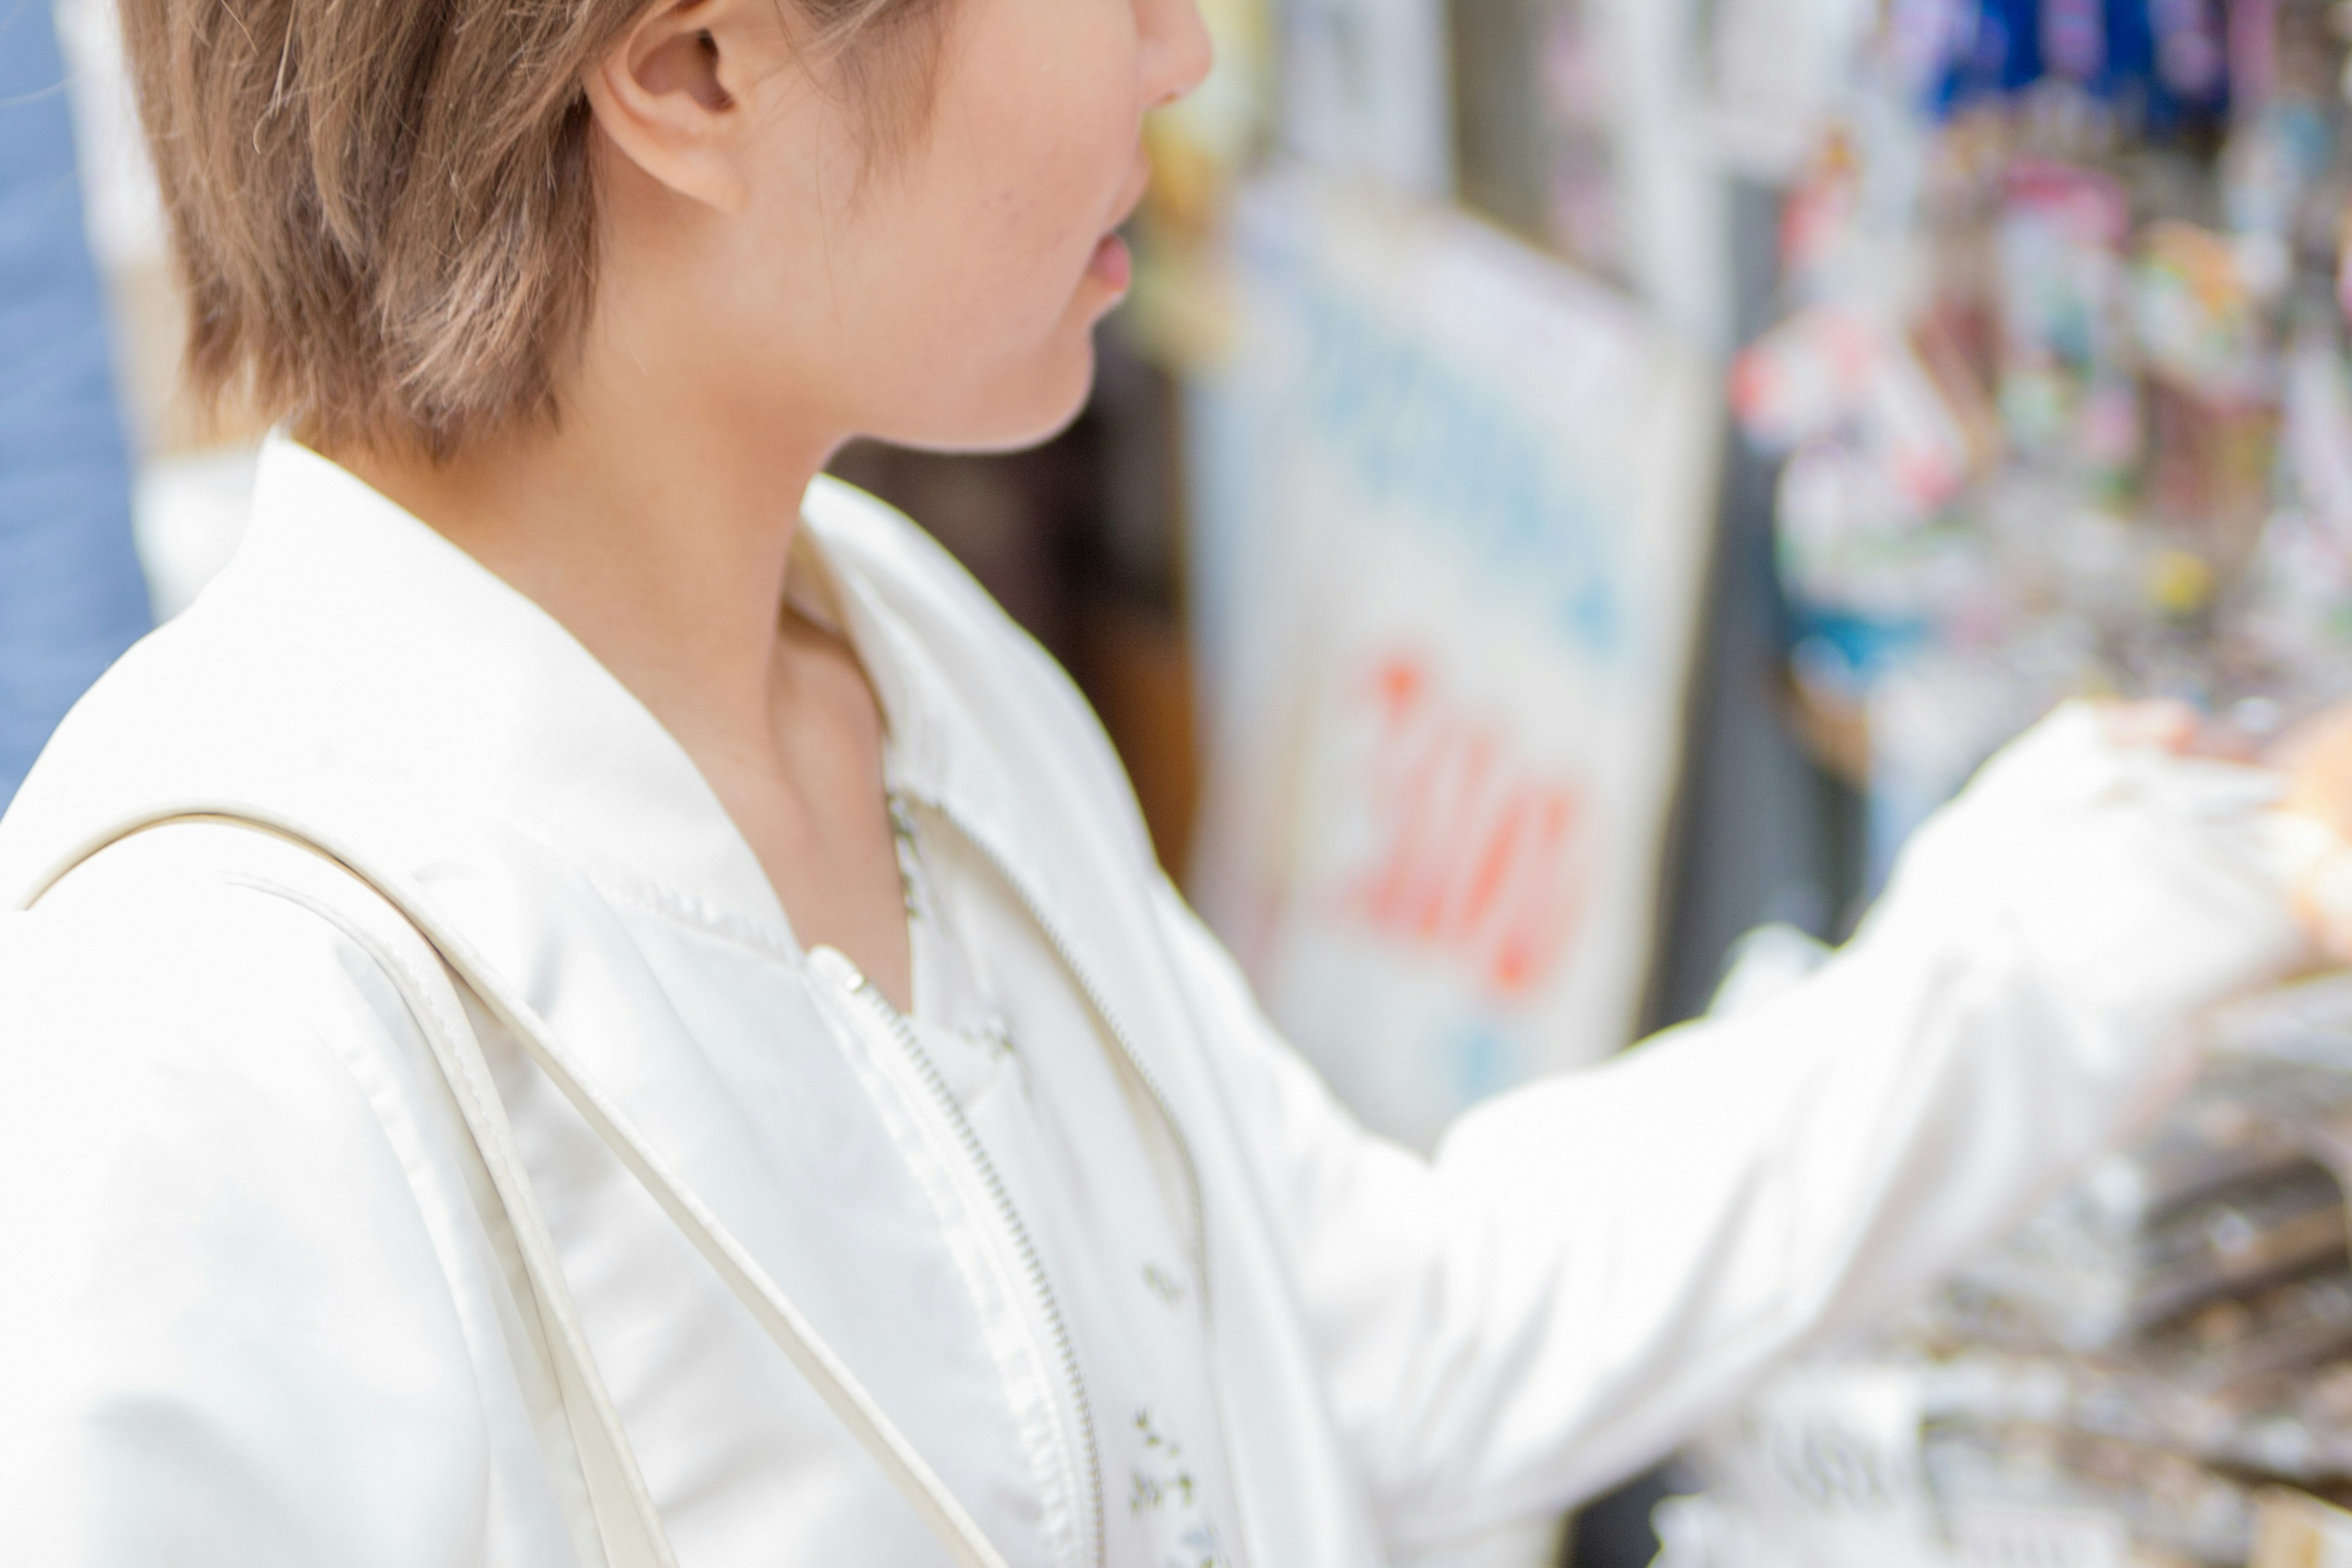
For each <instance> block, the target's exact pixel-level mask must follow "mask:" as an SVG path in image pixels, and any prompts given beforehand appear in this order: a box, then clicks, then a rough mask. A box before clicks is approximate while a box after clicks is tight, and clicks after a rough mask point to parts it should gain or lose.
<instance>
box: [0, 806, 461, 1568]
mask: <svg viewBox="0 0 2352 1568" xmlns="http://www.w3.org/2000/svg"><path fill="white" fill-rule="evenodd" d="M208 834H209V835H213V836H215V839H214V840H213V841H207V835H208ZM232 834H237V835H241V837H244V838H247V839H250V838H254V837H257V836H256V835H253V834H251V833H249V832H244V831H243V830H239V829H234V828H229V827H226V826H223V827H217V828H209V829H208V828H205V827H201V826H189V827H184V828H173V829H170V830H165V831H159V832H155V833H152V834H149V835H144V836H142V838H134V839H131V840H129V841H126V842H125V843H124V844H123V845H121V846H120V847H118V848H117V849H115V850H110V851H108V852H106V853H105V854H102V855H100V857H98V858H95V859H93V860H92V861H90V862H89V864H88V865H87V866H86V867H85V868H83V869H81V870H79V871H77V872H75V873H74V874H72V875H71V876H69V877H68V878H67V879H65V880H64V881H63V882H61V883H59V884H58V888H57V889H56V890H55V891H54V893H53V894H52V895H51V897H50V898H49V899H48V900H44V901H43V902H42V903H41V904H40V905H39V906H37V908H36V909H35V910H33V911H32V912H31V913H28V914H12V915H5V916H0V1194H5V1201H0V1250H5V1254H6V1255H7V1257H8V1258H9V1259H10V1278H11V1280H12V1285H11V1288H10V1289H9V1290H8V1292H7V1293H6V1295H7V1300H5V1303H0V1318H5V1325H6V1331H5V1333H0V1385H5V1386H6V1387H8V1388H9V1389H10V1391H11V1392H10V1395H9V1398H8V1399H7V1400H5V1401H0V1472H5V1474H0V1494H5V1498H6V1500H5V1502H0V1556H8V1557H10V1558H11V1559H12V1560H14V1558H15V1556H16V1552H15V1551H14V1550H13V1548H12V1547H11V1546H10V1543H11V1542H14V1543H15V1544H16V1545H26V1544H31V1543H32V1542H35V1541H37V1542H38V1543H39V1544H40V1545H41V1547H42V1548H43V1555H44V1557H45V1558H46V1560H49V1561H72V1562H92V1563H95V1562H118V1561H119V1562H123V1563H129V1562H134V1561H153V1560H155V1558H156V1556H158V1555H162V1556H169V1555H171V1553H172V1550H173V1548H172V1547H171V1546H170V1545H169V1544H168V1538H176V1539H180V1540H182V1541H183V1542H184V1541H185V1540H187V1539H200V1538H209V1539H215V1540H217V1541H222V1542H227V1541H232V1540H233V1541H236V1542H239V1543H240V1550H241V1551H245V1552H247V1555H248V1558H249V1560H285V1561H344V1562H362V1561H390V1560H392V1559H390V1558H388V1557H385V1556H383V1555H382V1554H381V1553H382V1551H383V1550H384V1549H386V1548H387V1547H388V1546H389V1544H390V1543H396V1542H406V1543H407V1546H406V1548H404V1550H414V1551H415V1552H416V1553H417V1556H418V1559H419V1560H421V1558H422V1557H423V1556H425V1555H430V1554H433V1553H434V1552H438V1551H439V1550H440V1549H441V1548H444V1547H446V1546H448V1545H449V1544H450V1543H452V1542H457V1541H460V1540H462V1539H463V1538H464V1535H465V1532H466V1531H467V1529H469V1528H475V1527H476V1526H475V1525H474V1524H469V1522H468V1521H472V1520H473V1519H474V1511H473V1510H474V1509H475V1506H476V1503H477V1502H478V1498H476V1497H475V1496H474V1495H473V1494H474V1492H475V1490H476V1489H477V1486H478V1479H479V1477H480V1476H481V1475H482V1474H483V1473H484V1472H485V1469H486V1467H487V1464H488V1457H487V1452H486V1450H485V1448H484V1447H483V1445H484V1441H485V1427H484V1425H483V1415H482V1409H481V1404H480V1395H479V1393H478V1382H477V1376H476V1372H475V1367H474V1358H473V1356H472V1354H471V1352H470V1351H469V1348H468V1346H469V1339H468V1334H467V1327H466V1324H465V1321H464V1315H463V1313H462V1312H461V1310H460V1309H459V1307H458V1304H457V1302H458V1295H457V1292H456V1290H455V1289H454V1287H453V1283H452V1281H453V1273H452V1263H453V1258H454V1257H455V1256H456V1255H455V1254H453V1251H452V1242H451V1234H452V1232H451V1223H450V1219H449V1215H451V1214H455V1213H457V1212H459V1211H457V1209H456V1207H455V1205H454V1204H453V1203H452V1202H451V1201H450V1200H451V1194H446V1193H445V1192H444V1191H443V1190H442V1189H444V1188H446V1185H447V1181H446V1176H443V1175H441V1174H439V1173H440V1172H442V1171H446V1168H447V1157H446V1151H445V1150H443V1149H442V1148H441V1144H442V1143H443V1142H446V1139H445V1138H442V1137H440V1136H438V1135H436V1127H435V1123H434V1119H433V1117H432V1115H431V1112H430V1110H429V1101H426V1100H421V1099H420V1098H419V1096H418V1094H417V1092H416V1089H415V1078H414V1074H413V1072H412V1071H411V1069H410V1067H409V1065H408V1064H409V1061H410V1059H411V1058H409V1056H408V1047H409V1039H410V1031H409V1026H408V1024H407V1020H406V1016H405V1011H404V1007H403V1005H402V1004H401V1002H400V999H399V995H398V993H397V990H396V988H395V987H394V985H393V984H391V982H390V980H389V979H388V977H387V976H386V975H385V974H384V973H383V970H382V969H381V968H380V967H379V966H378V965H377V963H375V962H374V961H373V959H372V958H371V957H370V955H369V954H368V952H366V950H365V947H364V944H362V942H358V941H356V940H354V938H353V936H352V934H351V933H350V932H348V931H345V930H343V929H341V927H340V926H339V924H338V922H337V921H335V920H333V919H331V918H327V917H326V916H324V915H322V914H321V913H320V912H319V911H318V910H313V909H308V908H305V907H303V905H302V904H301V903H300V902H299V900H294V899H289V898H288V897H286V896H283V894H282V892H280V891H276V890H272V889H270V888H269V887H268V885H267V879H264V878H255V879H251V880H250V881H246V882H240V881H238V880H236V879H235V878H233V877H231V876H228V875H225V874H223V870H224V867H225V865H226V863H227V860H228V858H229V857H227V856H226V853H225V852H226V850H228V849H230V848H232V847H236V848H240V849H241V848H242V846H229V845H226V844H224V843H221V842H218V841H217V836H223V835H232ZM142 839H143V842H142ZM289 849H290V847H289ZM298 853H299V852H298ZM133 1411H135V1412H137V1413H138V1414H137V1418H136V1419H129V1420H126V1419H124V1418H123V1415H124V1413H126V1412H133ZM420 1456H425V1457H424V1458H420ZM376 1466H383V1467H388V1468H386V1469H384V1470H383V1471H381V1472H375V1473H399V1474H402V1475H404V1477H407V1478H408V1479H409V1482H411V1483H413V1484H408V1483H404V1488H402V1489H399V1490H400V1491H401V1492H402V1496H400V1497H398V1498H395V1497H392V1496H390V1495H388V1493H387V1489H384V1488H383V1487H382V1486H381V1485H379V1484H376V1483H375V1482H374V1481H373V1480H371V1479H370V1475H371V1472H372V1470H373V1467H376ZM40 1478H46V1479H40ZM20 1488H22V1490H19V1489H20ZM77 1498H79V1499H80V1501H79V1503H77V1502H75V1501H74V1500H75V1499H77ZM134 1504H135V1506H133V1505H134ZM20 1531H31V1532H32V1534H31V1536H30V1537H27V1536H25V1535H22V1534H20V1533H19V1532H20ZM362 1542H371V1543H372V1544H369V1545H367V1546H365V1547H363V1548H362V1546H361V1544H360V1543H362Z"/></svg>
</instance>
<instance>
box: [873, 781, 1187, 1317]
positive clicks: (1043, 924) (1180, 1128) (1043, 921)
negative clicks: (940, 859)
mask: <svg viewBox="0 0 2352 1568" xmlns="http://www.w3.org/2000/svg"><path fill="white" fill-rule="evenodd" d="M914 798H916V799H917V800H919V801H920V802H921V803H922V804H923V805H927V806H929V808H930V809H931V810H932V811H934V812H936V813H938V814H939V815H940V816H942V817H944V818H946V819H947V821H948V822H949V823H950V824H951V825H953V826H954V827H955V828H956V830H957V832H959V833H960V834H961V835H962V836H963V838H964V840H965V842H967V843H969V844H971V846H972V847H974V848H976V849H978V850H979V851H980V853H981V855H982V857H983V858H985V859H986V860H987V861H988V863H989V865H990V866H992V867H993V868H995V870H996V875H997V877H998V878H999V879H1001V880H1002V881H1003V883H1004V885H1005V886H1006V887H1008V888H1010V889H1013V897H1014V898H1016V899H1019V900H1021V907H1022V908H1023V909H1024V910H1028V911H1029V919H1030V920H1031V921H1033V922H1034V923H1035V925H1036V927H1037V929H1038V931H1041V932H1043V933H1044V935H1045V941H1046V942H1047V944H1048V945H1050V946H1051V947H1052V948H1053V950H1054V952H1055V956H1057V957H1058V958H1060V959H1061V961H1062V967H1063V968H1064V969H1066V970H1067V971H1069V973H1070V977H1071V978H1072V979H1074V980H1076V982H1077V983H1078V989H1079V990H1080V991H1081V992H1083V993H1085V994H1086V998H1087V1005H1089V1006H1091V1007H1093V1008H1094V1010H1095V1015H1096V1016H1097V1017H1099V1018H1100V1019H1101V1020H1102V1021H1103V1027H1104V1028H1106V1029H1108V1031H1109V1032H1110V1037H1111V1038H1112V1039H1114V1040H1116V1041H1118V1048H1119V1052H1120V1054H1121V1055H1123V1056H1125V1057H1126V1058H1127V1065H1128V1066H1129V1068H1133V1069H1134V1071H1135V1076H1136V1077H1137V1078H1138V1079H1141V1080H1142V1082H1143V1087H1144V1089H1145V1090H1146V1091H1147V1092H1148V1093H1150V1096H1151V1100H1152V1103H1153V1104H1155V1105H1157V1106H1158V1107H1159V1108H1160V1119H1161V1120H1162V1121H1165V1122H1166V1123H1167V1124H1168V1131H1169V1132H1170V1134H1171V1136H1172V1137H1173V1138H1174V1139H1175V1141H1176V1153H1177V1157H1178V1158H1179V1159H1180V1160H1181V1161H1182V1162H1183V1164H1184V1186H1185V1189H1186V1192H1187V1194H1188V1195H1190V1197H1191V1198H1192V1272H1193V1275H1194V1278H1195V1280H1196V1282H1197V1283H1198V1284H1199V1286H1200V1289H1201V1317H1202V1327H1203V1329H1206V1328H1208V1325H1209V1322H1210V1319H1211V1316H1212V1306H1213V1296H1212V1294H1211V1289H1210V1280H1209V1209H1208V1205H1207V1203H1206V1202H1205V1201H1204V1200H1203V1198H1202V1190H1201V1167H1200V1163H1199V1162H1197V1161H1196V1160H1194V1159H1193V1157H1192V1140H1190V1139H1189V1138H1187V1137H1185V1135H1184V1124H1183V1123H1182V1122H1181V1121H1178V1120H1177V1118H1176V1108H1175V1105H1174V1102H1173V1101H1171V1100H1170V1099H1169V1098H1168V1091H1167V1089H1164V1088H1163V1087H1161V1085H1160V1079H1159V1077H1158V1075H1156V1074H1155V1073H1153V1072H1152V1070H1151V1068H1150V1065H1149V1064H1147V1063H1146V1062H1145V1061H1144V1059H1143V1056H1142V1053H1141V1052H1139V1051H1138V1050H1137V1049H1136V1048H1135V1044H1134V1042H1133V1041H1132V1040H1130V1039H1129V1037H1128V1033H1127V1030H1126V1029H1125V1028H1123V1027H1121V1026H1120V1025H1119V1021H1118V1014H1116V1013H1114V1012H1112V1011H1111V1007H1110V1004H1109V1002H1108V1001H1107V1000H1105V998H1104V996H1103V994H1102V993H1101V992H1100V991H1099V990H1097V989H1096V986H1095V983H1094V979H1093V977H1092V976H1091V975H1089V974H1087V972H1086V970H1085V968H1084V967H1083V966H1081V965H1080V964H1079V963H1078V961H1077V960H1076V957H1074V956H1072V954H1071V952H1070V944H1069V943H1068V942H1064V941H1063V940H1062V932H1061V928H1059V927H1058V926H1056V925H1055V923H1054V921H1053V920H1052V919H1051V918H1050V917H1049V916H1048V915H1047V914H1046V913H1045V910H1043V909H1042V908H1040V907H1039V906H1038V903H1037V900H1035V899H1034V898H1032V897H1031V896H1030V894H1029V889H1028V888H1027V886H1026V885H1025V884H1024V883H1023V882H1022V880H1021V879H1020V878H1018V877H1015V876H1014V875H1013V872H1012V870H1011V868H1008V867H1007V866H1006V865H1005V864H1004V861H1003V858H1000V857H999V856H998V855H997V853H996V851H995V849H994V848H993V847H991V846H990V845H989V843H988V841H987V840H986V839H984V838H983V837H981V836H980V835H979V834H977V833H973V832H971V831H969V830H968V829H966V828H965V827H964V826H963V825H962V823H961V822H960V821H958V820H957V818H956V816H955V814H954V813H953V812H951V811H950V810H949V809H948V808H947V807H946V806H945V805H941V804H940V802H938V801H936V800H933V799H930V798H929V797H928V796H923V795H918V796H915V797H914ZM884 1000H885V1001H887V998H885V999H884Z"/></svg>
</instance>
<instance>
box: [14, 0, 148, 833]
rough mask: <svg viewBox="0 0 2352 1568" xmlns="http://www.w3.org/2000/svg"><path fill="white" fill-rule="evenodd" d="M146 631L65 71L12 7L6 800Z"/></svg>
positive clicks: (37, 11)
mask: <svg viewBox="0 0 2352 1568" xmlns="http://www.w3.org/2000/svg"><path fill="white" fill-rule="evenodd" d="M147 625H148V608H147V587H146V583H145V581H144V579H143V578H142V576H141V574H140V570H139V562H138V558H137V556H136V554H135V553H134V552H133V551H132V548H131V465H130V458H129V455H128V453H127V451H126V449H125V446H124V440H123V434H122V417H121V411H120V409H119V408H118V406H117V405H116V402H115V396H114V377H113V371H112V367H111V364H110V360H109V358H108V336H107V324H106V314H105V307H104V301H103V300H102V298H101V296H100V291H99V284H98V277H97V273H96V271H95V269H94V268H92V266H91V264H90V257H89V246H88V244H87V242H86V241H85V240H84V238H83V231H82V210H81V195H80V191H79V187H78V186H77V184H76V183H75V177H74V143H73V123H72V114H71V105H70V103H69V102H68V100H67V96H66V86H65V68H64V66H63V64H62V62H61V61H60V59H59V57H58V40H57V34H56V30H55V27H54V25H53V24H52V22H51V20H50V13H49V6H48V4H47V0H0V805H5V804H6V802H7V800H8V797H9V796H10V795H13V794H15V793H16V785H17V784H19V783H20V782H21V781H22V780H23V778H24V775H25V772H26V769H27V768H29V767H30V766H31V765H32V762H33V758H34V756H35V755H36V754H37V752H39V751H40V749H41V746H42V744H43V743H44V742H46V741H47V739H48V735H49V731H51V730H52V729H54V728H55V727H56V725H57V721H58V719H60V718H61V717H63V716H64V714H65V710H67V708H68V707H69V706H71V705H72V703H73V701H74V700H75V699H76V698H78V697H79V696H80V695H81V693H82V691H83V690H84V689H86V688H87V687H88V686H89V683H90V682H91V681H92V680H94V679H97V677H98V675H99V673H100V671H101V670H103V669H105V668H106V667H107V666H108V665H109V664H110V663H112V662H113V660H114V658H115V657H116V656H117V655H119V654H120V653H121V651H122V650H123V649H124V648H125V647H129V646H130V645H131V641H132V640H133V639H134V638H136V637H138V636H139V635H140V634H141V633H142V632H143V631H145V630H146V629H147Z"/></svg>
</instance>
